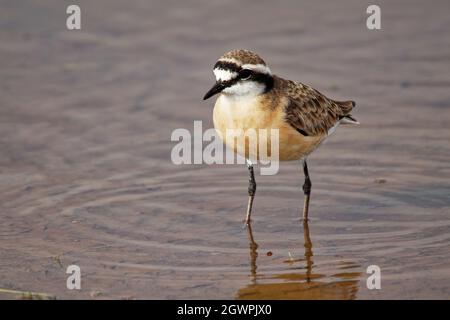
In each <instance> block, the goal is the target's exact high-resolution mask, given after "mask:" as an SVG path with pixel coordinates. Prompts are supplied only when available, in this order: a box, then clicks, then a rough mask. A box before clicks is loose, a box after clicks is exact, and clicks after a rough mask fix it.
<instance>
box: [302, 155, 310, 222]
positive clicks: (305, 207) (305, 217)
mask: <svg viewBox="0 0 450 320" xmlns="http://www.w3.org/2000/svg"><path fill="white" fill-rule="evenodd" d="M303 173H304V174H305V183H304V184H303V192H304V193H305V203H304V205H303V221H308V211H309V197H310V195H311V186H312V184H311V180H310V179H309V172H308V165H307V164H306V159H305V160H303Z"/></svg>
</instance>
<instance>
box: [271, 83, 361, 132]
mask: <svg viewBox="0 0 450 320" xmlns="http://www.w3.org/2000/svg"><path fill="white" fill-rule="evenodd" d="M278 79H279V81H281V89H282V90H283V91H284V93H285V94H287V96H288V97H289V102H288V104H287V105H286V110H285V114H286V121H287V122H288V123H289V124H290V125H291V126H292V127H294V128H295V129H296V130H297V131H298V132H300V133H301V134H302V135H304V136H317V135H322V134H327V133H328V130H330V129H331V128H332V127H333V126H334V125H336V123H337V122H338V121H339V120H341V119H342V118H345V117H350V119H352V118H351V115H350V111H351V110H352V109H353V107H354V106H355V103H354V102H353V101H342V102H340V101H334V100H331V99H328V98H327V97H325V96H324V95H323V94H321V93H320V92H319V91H317V90H315V89H314V88H312V87H310V86H307V85H304V84H302V83H299V82H294V81H290V80H284V79H281V78H278Z"/></svg>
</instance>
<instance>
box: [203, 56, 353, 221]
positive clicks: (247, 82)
mask: <svg viewBox="0 0 450 320" xmlns="http://www.w3.org/2000/svg"><path fill="white" fill-rule="evenodd" d="M213 72H214V75H215V78H216V82H215V84H214V85H213V87H212V88H211V89H210V90H209V91H208V92H207V93H206V95H205V96H204V98H203V100H206V99H208V98H210V97H212V96H214V95H216V94H218V95H219V96H218V98H217V101H216V103H215V106H214V113H213V120H214V127H215V129H216V130H217V132H218V134H219V136H220V137H221V138H222V139H223V140H224V142H225V144H226V145H228V146H231V147H232V148H233V149H234V150H235V151H237V152H238V150H245V151H244V153H243V154H242V155H243V156H244V157H245V158H246V159H247V162H246V163H247V167H248V170H249V174H250V179H249V187H248V196H249V198H248V205H247V214H246V218H245V223H246V224H247V225H248V224H249V223H250V217H251V212H252V207H253V199H254V196H255V191H256V182H255V175H254V171H253V163H252V162H251V161H250V160H249V155H248V150H247V149H246V146H244V147H243V148H240V149H239V148H236V145H235V141H234V139H233V141H230V140H229V139H228V140H227V139H226V131H227V129H240V130H242V132H245V131H246V130H248V129H254V130H259V129H264V130H267V129H278V130H279V141H278V145H279V160H281V161H289V160H300V161H301V163H302V166H303V173H304V176H305V180H304V184H303V192H304V195H305V199H304V205H303V220H304V221H307V220H308V211H309V201H310V195H311V186H312V184H311V179H310V177H309V173H308V165H307V163H306V160H307V157H308V155H309V154H311V152H313V151H314V150H315V149H316V148H317V147H318V146H319V145H320V144H321V143H322V142H323V141H324V140H326V139H327V138H328V137H329V136H330V135H331V134H332V133H333V132H334V131H335V129H336V127H337V126H338V125H339V124H359V123H358V121H356V119H355V118H353V117H352V115H351V114H350V112H351V110H352V109H353V107H354V106H355V102H354V101H335V100H332V99H329V98H327V97H326V96H325V95H323V94H322V93H320V92H319V91H317V90H316V89H314V88H312V87H310V86H309V85H306V84H303V83H300V82H295V81H292V80H286V79H283V78H281V77H278V76H276V75H274V74H272V72H271V71H270V69H269V67H268V66H267V64H266V63H265V62H264V60H263V59H262V58H261V57H259V56H258V55H257V54H256V53H253V52H251V51H248V50H244V49H239V50H233V51H230V52H227V53H225V54H224V55H222V56H221V57H220V58H219V60H218V61H217V63H216V64H215V65H214V69H213Z"/></svg>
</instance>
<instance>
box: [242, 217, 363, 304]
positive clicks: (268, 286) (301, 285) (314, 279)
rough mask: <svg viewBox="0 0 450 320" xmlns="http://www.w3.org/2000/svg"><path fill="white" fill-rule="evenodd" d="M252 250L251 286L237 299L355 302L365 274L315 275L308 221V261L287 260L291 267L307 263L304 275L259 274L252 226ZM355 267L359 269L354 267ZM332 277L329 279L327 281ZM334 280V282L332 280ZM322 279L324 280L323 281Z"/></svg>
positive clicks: (306, 229)
mask: <svg viewBox="0 0 450 320" xmlns="http://www.w3.org/2000/svg"><path fill="white" fill-rule="evenodd" d="M247 233H248V240H249V247H250V278H251V284H249V285H247V286H245V287H243V288H241V289H239V290H238V292H237V293H236V298H237V299H327V300H331V299H343V300H344V299H345V300H348V299H355V298H356V294H357V291H358V282H359V278H360V276H361V272H341V273H337V274H332V275H325V274H318V273H314V272H313V269H314V268H313V267H314V261H313V256H314V254H313V244H312V241H311V237H310V230H309V225H308V222H307V221H305V222H303V238H304V244H303V245H304V258H302V259H294V258H293V257H290V258H289V260H286V261H284V262H285V263H287V264H289V265H294V264H297V263H300V262H303V264H304V267H303V268H302V270H304V271H303V272H297V270H298V269H297V268H296V269H295V270H296V272H291V273H281V274H275V275H264V274H258V272H257V268H258V267H257V259H258V244H257V243H256V242H255V239H254V236H253V230H252V226H251V224H249V225H248V228H247ZM353 267H355V268H356V267H359V266H358V265H353ZM336 268H337V269H338V268H340V269H347V268H348V265H347V266H336ZM326 278H328V280H326ZM330 278H331V279H330ZM319 279H322V280H321V281H319Z"/></svg>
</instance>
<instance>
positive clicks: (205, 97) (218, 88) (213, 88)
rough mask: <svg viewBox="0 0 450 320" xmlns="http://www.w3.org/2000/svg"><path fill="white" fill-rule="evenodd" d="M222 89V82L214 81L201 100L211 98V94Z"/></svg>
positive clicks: (223, 87)
mask: <svg viewBox="0 0 450 320" xmlns="http://www.w3.org/2000/svg"><path fill="white" fill-rule="evenodd" d="M223 89H225V85H224V84H223V83H222V82H216V83H215V84H214V86H213V87H212V88H211V89H210V90H209V91H208V92H207V93H206V94H205V96H204V97H203V100H206V99H209V98H211V97H212V96H213V95H215V94H218V93H219V92H221V91H222V90H223Z"/></svg>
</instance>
